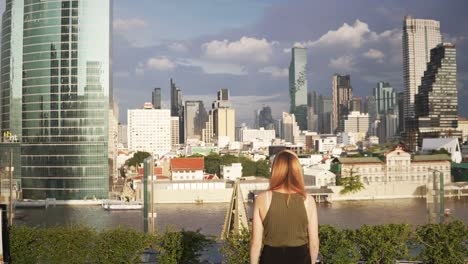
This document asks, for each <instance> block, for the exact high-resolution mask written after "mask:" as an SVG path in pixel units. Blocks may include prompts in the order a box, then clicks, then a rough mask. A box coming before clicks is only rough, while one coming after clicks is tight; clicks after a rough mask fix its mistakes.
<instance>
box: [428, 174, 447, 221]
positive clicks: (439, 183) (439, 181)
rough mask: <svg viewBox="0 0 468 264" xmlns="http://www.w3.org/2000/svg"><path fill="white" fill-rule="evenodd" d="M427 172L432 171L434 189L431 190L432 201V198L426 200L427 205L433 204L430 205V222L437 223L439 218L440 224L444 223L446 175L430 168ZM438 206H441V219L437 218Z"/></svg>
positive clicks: (439, 213) (439, 214)
mask: <svg viewBox="0 0 468 264" xmlns="http://www.w3.org/2000/svg"><path fill="white" fill-rule="evenodd" d="M427 170H428V171H432V175H433V178H432V189H431V190H430V191H431V192H430V193H431V196H432V201H431V200H430V199H429V198H430V197H427V198H426V199H427V200H426V202H427V204H429V203H430V202H432V203H433V205H432V206H429V205H428V214H429V221H430V222H436V221H437V218H438V220H439V223H443V222H444V220H445V215H444V207H445V206H444V193H445V190H444V173H443V172H441V171H439V170H436V169H432V168H428V169H427ZM437 173H439V177H437ZM428 193H429V192H428ZM437 205H439V212H438V216H439V217H436V216H437V213H436V211H437Z"/></svg>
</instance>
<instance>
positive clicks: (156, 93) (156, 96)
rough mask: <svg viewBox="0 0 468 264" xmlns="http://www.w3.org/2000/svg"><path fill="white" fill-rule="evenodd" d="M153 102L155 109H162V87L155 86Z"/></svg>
mask: <svg viewBox="0 0 468 264" xmlns="http://www.w3.org/2000/svg"><path fill="white" fill-rule="evenodd" d="M152 103H153V108H154V109H161V88H154V90H153V96H152Z"/></svg>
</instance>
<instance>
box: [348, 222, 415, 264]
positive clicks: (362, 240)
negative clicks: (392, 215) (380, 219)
mask: <svg viewBox="0 0 468 264" xmlns="http://www.w3.org/2000/svg"><path fill="white" fill-rule="evenodd" d="M410 237H411V228H410V226H409V225H406V224H388V225H376V226H368V225H363V226H362V227H361V228H360V229H359V230H357V231H356V238H355V239H356V242H357V245H358V247H359V251H360V252H361V255H362V258H363V259H365V260H366V261H367V262H368V263H385V264H393V263H395V261H396V260H398V259H407V258H408V256H409V249H408V245H407V241H409V240H410Z"/></svg>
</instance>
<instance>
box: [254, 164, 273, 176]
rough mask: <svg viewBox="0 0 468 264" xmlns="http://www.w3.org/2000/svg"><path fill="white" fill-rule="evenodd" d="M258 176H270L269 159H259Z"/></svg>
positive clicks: (257, 165)
mask: <svg viewBox="0 0 468 264" xmlns="http://www.w3.org/2000/svg"><path fill="white" fill-rule="evenodd" d="M255 166H256V173H255V175H256V176H260V177H266V178H270V163H269V162H268V160H259V161H257V162H256V164H255Z"/></svg>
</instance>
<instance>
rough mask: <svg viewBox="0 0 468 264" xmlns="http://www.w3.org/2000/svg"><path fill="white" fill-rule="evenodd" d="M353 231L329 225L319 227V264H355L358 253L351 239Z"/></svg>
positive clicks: (358, 256)
mask: <svg viewBox="0 0 468 264" xmlns="http://www.w3.org/2000/svg"><path fill="white" fill-rule="evenodd" d="M354 233H355V231H354V230H341V229H338V228H336V227H333V226H331V225H321V226H319V240H320V255H321V256H322V262H321V263H325V264H327V263H336V264H348V263H356V262H357V261H358V260H359V258H360V255H359V251H358V249H357V247H356V246H355V243H354V241H353V240H352V238H353V237H354Z"/></svg>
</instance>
